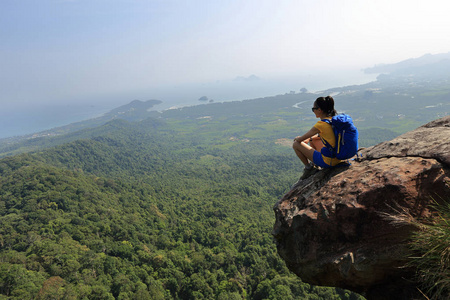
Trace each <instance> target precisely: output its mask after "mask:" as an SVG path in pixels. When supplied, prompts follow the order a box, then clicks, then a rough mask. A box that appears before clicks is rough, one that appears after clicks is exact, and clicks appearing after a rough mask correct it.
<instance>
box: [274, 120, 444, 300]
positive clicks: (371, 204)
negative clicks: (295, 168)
mask: <svg viewBox="0 0 450 300" xmlns="http://www.w3.org/2000/svg"><path fill="white" fill-rule="evenodd" d="M361 154H362V159H360V160H359V161H353V162H352V164H351V166H349V167H340V168H335V169H331V170H323V171H320V172H318V173H316V174H315V175H313V176H312V177H310V178H308V179H306V180H304V181H303V182H301V184H299V185H297V186H296V187H295V188H294V189H292V190H291V191H289V192H288V193H287V194H286V195H284V196H283V197H282V198H281V199H280V200H279V201H278V202H277V203H276V204H275V206H274V211H275V218H276V221H275V225H274V228H273V235H274V237H275V240H276V243H277V249H278V253H279V255H280V256H281V257H282V258H283V259H284V260H285V262H286V264H287V266H288V268H289V269H290V270H291V271H292V272H294V273H295V274H297V275H298V276H299V277H300V278H301V279H302V280H303V281H304V282H307V283H310V284H314V285H323V286H335V287H341V288H345V289H349V290H352V291H355V292H359V293H361V294H363V295H364V296H365V297H366V298H367V299H416V298H417V299H422V298H421V296H420V294H419V295H418V294H417V289H416V283H415V281H414V270H412V269H410V268H408V267H406V266H405V265H406V263H407V261H408V256H409V254H408V248H407V244H406V241H407V239H408V238H409V236H410V234H411V232H412V231H413V230H416V229H415V228H414V227H412V226H410V225H407V224H401V225H399V224H395V223H393V222H392V219H396V217H398V218H400V217H401V214H403V213H404V212H408V213H409V214H410V215H412V216H413V217H415V218H421V219H423V220H427V219H428V218H430V217H431V216H432V214H433V213H434V211H433V210H432V209H431V207H430V204H431V203H432V202H433V201H434V200H435V201H449V200H450V116H447V117H444V118H442V119H439V120H436V121H433V122H430V123H428V124H426V125H424V126H421V127H419V128H417V129H416V130H414V131H411V132H408V133H406V134H403V135H401V136H399V137H397V138H395V139H393V140H391V141H389V142H384V143H381V144H378V145H376V146H373V147H371V148H368V149H365V150H363V151H362V153H361ZM387 216H390V218H387Z"/></svg>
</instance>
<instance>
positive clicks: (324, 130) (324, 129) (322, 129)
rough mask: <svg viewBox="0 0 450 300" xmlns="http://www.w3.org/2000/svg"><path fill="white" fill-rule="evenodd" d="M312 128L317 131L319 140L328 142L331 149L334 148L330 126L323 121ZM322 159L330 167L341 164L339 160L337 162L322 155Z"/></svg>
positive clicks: (334, 142)
mask: <svg viewBox="0 0 450 300" xmlns="http://www.w3.org/2000/svg"><path fill="white" fill-rule="evenodd" d="M327 119H330V120H331V117H329V118H327ZM314 128H316V129H318V130H319V136H320V138H322V139H324V140H326V141H327V142H328V144H330V145H331V146H332V147H333V148H334V147H335V146H336V137H335V136H334V132H333V128H331V125H330V124H328V123H326V122H323V121H318V122H317V123H316V124H315V125H314ZM322 158H323V161H324V162H325V163H326V164H328V165H330V166H335V165H337V164H339V163H341V162H342V161H341V160H339V159H337V158H331V157H327V156H325V155H323V154H322Z"/></svg>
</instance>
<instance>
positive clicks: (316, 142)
mask: <svg viewBox="0 0 450 300" xmlns="http://www.w3.org/2000/svg"><path fill="white" fill-rule="evenodd" d="M309 144H310V145H311V147H313V149H315V150H317V151H319V152H320V150H321V149H322V148H323V147H324V145H323V143H322V140H321V139H320V137H314V138H312V139H311V140H310V142H309Z"/></svg>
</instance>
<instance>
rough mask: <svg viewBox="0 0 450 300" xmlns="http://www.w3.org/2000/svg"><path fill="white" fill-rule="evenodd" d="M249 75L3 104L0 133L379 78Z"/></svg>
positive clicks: (348, 74)
mask: <svg viewBox="0 0 450 300" xmlns="http://www.w3.org/2000/svg"><path fill="white" fill-rule="evenodd" d="M250 76H251V75H249V76H247V77H245V76H243V77H241V78H236V79H233V80H226V81H215V82H210V83H204V84H196V85H194V84H191V85H188V84H184V85H182V84H178V85H176V84H174V85H173V86H166V87H161V88H159V89H153V90H151V91H139V92H136V93H134V95H133V96H134V98H130V96H129V95H127V93H123V94H121V93H118V94H116V95H108V96H102V97H98V98H95V99H74V100H62V101H60V102H57V103H33V102H29V103H28V104H27V105H23V104H20V105H14V103H10V104H9V105H5V106H4V107H3V109H2V110H1V111H0V138H7V137H12V136H18V135H25V134H31V133H36V132H39V131H44V130H48V129H52V128H55V127H58V126H63V125H67V124H70V123H73V122H78V121H82V120H87V119H90V118H94V117H97V116H101V115H102V114H104V113H106V112H108V111H110V110H111V109H114V108H116V107H119V106H122V105H125V104H128V103H129V102H131V101H133V100H136V99H137V100H141V101H146V100H152V99H156V100H161V101H163V103H161V104H159V105H157V106H155V107H154V109H155V110H160V111H161V110H165V109H170V108H176V107H182V106H191V105H201V104H205V102H200V101H199V98H200V97H202V96H206V97H207V98H208V100H213V102H223V101H236V100H238V101H239V100H247V99H255V98H262V97H268V96H275V95H279V94H285V93H289V92H291V91H294V92H296V93H299V92H300V89H301V88H306V89H307V90H308V91H310V92H316V91H321V90H325V89H328V88H333V87H339V86H346V85H353V84H363V83H367V82H370V81H373V80H375V77H376V75H374V74H370V75H368V74H364V73H363V72H361V71H359V70H353V71H349V70H346V71H341V72H333V73H328V74H325V73H322V74H320V73H318V72H316V73H315V74H314V73H312V72H311V73H309V74H306V75H299V76H293V77H289V78H278V79H266V78H259V79H253V80H252V78H251V77H250Z"/></svg>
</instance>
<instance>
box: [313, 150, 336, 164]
mask: <svg viewBox="0 0 450 300" xmlns="http://www.w3.org/2000/svg"><path fill="white" fill-rule="evenodd" d="M330 161H331V159H330ZM313 163H315V164H316V165H317V166H319V167H321V168H331V167H332V166H330V165H329V164H327V163H325V162H324V161H323V157H322V153H320V152H319V151H317V150H316V151H314V154H313Z"/></svg>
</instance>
